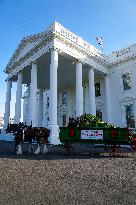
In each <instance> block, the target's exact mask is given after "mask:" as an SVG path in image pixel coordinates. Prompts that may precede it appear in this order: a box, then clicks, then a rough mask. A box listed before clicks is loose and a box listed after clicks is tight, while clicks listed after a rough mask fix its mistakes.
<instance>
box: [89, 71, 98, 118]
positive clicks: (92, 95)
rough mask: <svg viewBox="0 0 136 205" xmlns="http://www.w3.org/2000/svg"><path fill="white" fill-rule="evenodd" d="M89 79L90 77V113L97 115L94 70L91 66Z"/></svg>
mask: <svg viewBox="0 0 136 205" xmlns="http://www.w3.org/2000/svg"><path fill="white" fill-rule="evenodd" d="M88 79H89V113H90V114H91V115H96V104H95V86H94V70H93V69H92V68H90V69H89V71H88Z"/></svg>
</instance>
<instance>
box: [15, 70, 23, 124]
mask: <svg viewBox="0 0 136 205" xmlns="http://www.w3.org/2000/svg"><path fill="white" fill-rule="evenodd" d="M21 98H22V73H18V80H17V91H16V103H15V117H14V123H15V124H19V122H20V118H21Z"/></svg>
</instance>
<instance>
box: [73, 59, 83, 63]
mask: <svg viewBox="0 0 136 205" xmlns="http://www.w3.org/2000/svg"><path fill="white" fill-rule="evenodd" d="M74 62H75V63H82V64H83V61H82V59H75V60H74Z"/></svg>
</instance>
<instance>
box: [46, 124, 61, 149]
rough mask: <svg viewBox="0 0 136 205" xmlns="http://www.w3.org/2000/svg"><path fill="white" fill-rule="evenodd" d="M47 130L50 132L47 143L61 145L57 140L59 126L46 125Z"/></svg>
mask: <svg viewBox="0 0 136 205" xmlns="http://www.w3.org/2000/svg"><path fill="white" fill-rule="evenodd" d="M48 129H49V130H50V137H49V143H50V144H54V145H58V144H61V142H60V139H59V132H60V130H59V126H58V125H48Z"/></svg>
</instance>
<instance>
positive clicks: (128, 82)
mask: <svg viewBox="0 0 136 205" xmlns="http://www.w3.org/2000/svg"><path fill="white" fill-rule="evenodd" d="M122 79H123V87H124V90H129V89H131V79H130V74H129V73H126V74H124V75H123V76H122Z"/></svg>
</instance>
